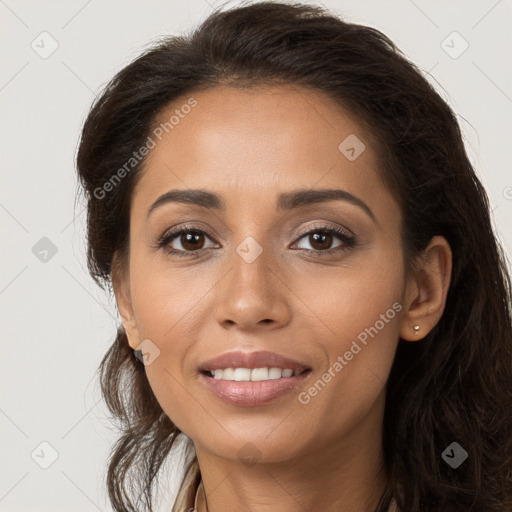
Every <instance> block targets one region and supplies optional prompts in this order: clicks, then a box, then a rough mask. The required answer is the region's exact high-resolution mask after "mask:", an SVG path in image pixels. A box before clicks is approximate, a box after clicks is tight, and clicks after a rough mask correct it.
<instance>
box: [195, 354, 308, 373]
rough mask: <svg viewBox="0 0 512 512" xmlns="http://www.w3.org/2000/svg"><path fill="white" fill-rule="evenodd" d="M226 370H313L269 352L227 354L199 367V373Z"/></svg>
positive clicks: (305, 365)
mask: <svg viewBox="0 0 512 512" xmlns="http://www.w3.org/2000/svg"><path fill="white" fill-rule="evenodd" d="M225 368H249V369H254V368H281V369H282V370H284V369H286V368H291V369H292V370H293V371H294V372H295V373H296V374H298V373H301V372H303V371H304V370H310V369H311V368H310V367H309V366H308V365H307V364H306V363H303V362H300V361H297V360H295V359H291V358H289V357H285V356H282V355H280V354H276V353H275V352H269V351H267V350H263V351H258V352H241V351H234V352H225V353H224V354H221V355H220V356H217V357H214V358H213V359H209V360H208V361H205V362H203V363H201V364H200V365H199V371H208V370H218V369H221V370H223V369H225Z"/></svg>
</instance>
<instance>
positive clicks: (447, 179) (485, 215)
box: [77, 2, 512, 512]
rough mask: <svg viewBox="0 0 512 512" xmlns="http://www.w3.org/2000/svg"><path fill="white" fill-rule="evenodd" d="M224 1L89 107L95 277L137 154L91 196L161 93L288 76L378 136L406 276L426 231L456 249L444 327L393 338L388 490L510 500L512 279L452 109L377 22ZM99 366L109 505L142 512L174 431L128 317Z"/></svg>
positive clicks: (86, 183)
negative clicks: (458, 450) (457, 458)
mask: <svg viewBox="0 0 512 512" xmlns="http://www.w3.org/2000/svg"><path fill="white" fill-rule="evenodd" d="M224 7H225V6H222V8H217V9H216V10H214V11H213V13H212V14H211V15H210V16H209V17H208V18H207V19H206V20H204V21H203V23H202V24H201V25H200V26H199V27H198V28H197V29H196V30H194V31H192V32H191V33H190V34H186V36H175V37H165V38H163V39H159V40H157V41H155V42H154V43H153V44H152V45H150V46H149V47H148V48H146V49H145V50H144V52H143V53H142V54H141V55H140V56H139V57H138V58H136V59H135V60H134V61H133V62H131V63H130V64H129V65H128V66H126V67H125V68H124V69H122V70H121V71H119V72H118V73H117V74H116V76H115V77H114V78H113V79H112V80H111V81H110V83H108V84H107V85H106V86H105V87H104V89H103V90H102V92H101V94H99V95H98V97H97V98H96V99H95V101H94V103H93V105H92V107H91V110H90V112H89V114H88V117H87V119H86V121H85V123H84V126H83V131H82V134H81V139H80V144H79V149H78V154H77V169H78V175H79V180H80V184H81V186H82V187H83V191H84V193H85V198H86V201H87V209H88V212H87V230H88V232H87V237H88V239H87V241H88V268H89V271H90V273H91V275H92V277H93V278H94V280H95V281H96V282H97V283H98V284H99V285H100V286H101V287H103V288H104V289H105V290H107V289H108V291H110V292H111V291H112V288H111V286H112V275H111V272H112V269H113V268H114V267H113V266H114V265H115V264H117V262H119V265H121V266H122V265H127V254H128V250H129V239H128V236H129V229H128V228H129V212H130V201H131V196H132V192H133V189H134V186H135V183H136V180H137V178H138V176H140V170H141V169H142V168H143V166H144V159H142V160H141V161H140V162H139V163H137V165H135V166H134V167H133V169H132V170H131V171H130V172H129V173H127V174H126V176H124V177H123V179H122V180H120V181H119V183H117V184H116V186H115V187H111V188H112V190H110V191H109V192H108V194H102V195H100V194H98V190H100V189H102V187H104V184H105V183H106V182H107V181H108V180H109V179H111V177H112V176H113V175H114V173H115V172H116V171H117V170H118V169H120V168H121V167H122V166H123V164H125V163H126V162H127V161H128V160H129V159H130V157H131V156H132V154H133V152H134V151H136V150H138V149H139V148H140V147H141V146H142V145H143V144H144V142H145V141H146V139H147V137H148V135H149V134H150V133H151V129H152V127H153V126H154V125H155V120H156V118H157V116H158V115H159V114H160V113H161V112H162V111H163V110H164V109H165V108H166V107H168V106H169V104H170V103H171V102H173V101H175V100H177V99H178V98H179V97H181V98H183V97H186V96H187V95H189V96H190V95H191V94H192V93H194V92H195V91H200V90H204V89H207V88H212V87H215V86H217V85H220V84H222V85H230V86H234V87H247V88H251V87H258V86H260V85H261V86H263V85H269V84H270V85H277V84H288V85H290V84H291V85H294V86H297V87H306V88H309V89H312V90H316V91H319V92H322V93H324V94H327V95H328V96H329V97H330V98H332V99H334V100H335V101H336V102H338V104H339V105H340V106H341V107H343V108H344V109H347V110H348V111H349V112H351V113H352V114H353V115H354V116H355V118H356V119H358V121H359V122H360V123H362V125H363V126H364V127H366V129H367V136H368V137H370V136H371V137H372V139H374V140H375V147H376V148H377V150H378V151H377V154H378V157H379V159H380V172H381V173H382V177H383V179H384V181H385V183H386V186H387V187H388V188H389V190H390V192H391V193H392V194H393V196H394V197H395V198H396V199H397V200H398V202H399V204H400V207H401V212H402V247H403V253H404V261H405V268H404V272H405V273H406V274H408V273H409V272H411V271H413V270H414V268H415V266H414V265H415V262H416V261H417V257H418V255H420V253H421V252H422V250H424V249H425V248H426V247H427V245H428V243H429V241H430V240H431V238H432V237H433V236H435V235H441V236H443V237H445V238H446V239H447V240H448V242H449V244H450V246H451V249H452V252H453V269H452V279H451V285H450V288H449V292H448V296H447V302H446V307H445V311H444V313H443V315H442V317H441V319H440V321H439V322H438V323H437V325H436V326H435V327H434V328H433V329H432V331H431V332H430V333H429V334H428V335H427V336H426V337H425V338H424V339H423V340H422V341H420V342H416V343H408V342H406V341H405V340H402V339H400V340H399V343H398V348H397V351H396V356H395V360H394V363H393V366H392V369H391V373H390V375H389V379H388V382H387V384H386V386H387V399H386V409H385V417H384V425H383V446H384V455H385V463H386V466H387V468H388V471H389V475H390V484H389V487H388V495H389V496H392V497H393V498H395V499H396V502H397V505H398V507H399V509H400V510H401V511H404V512H405V511H406V512H431V511H432V512H434V511H435V512H443V511H450V512H457V511H465V512H466V511H476V512H498V511H499V512H503V511H505V510H509V507H511V506H512V478H511V468H512V325H511V324H512V321H511V316H512V314H511V279H510V275H509V273H508V270H507V266H506V257H505V254H504V253H503V249H502V248H501V247H500V244H499V243H498V241H497V238H496V236H495V234H494V232H493V228H492V225H491V219H490V213H489V201H488V198H487V195H486V192H485V190H484V188H483V186H482V183H481V181H480V180H479V179H478V177H477V176H476V174H475V171H474V169H473V167H472V165H471V163H470V161H469V159H468V156H467V154H466V151H465V148H464V144H463V139H462V135H461V131H460V128H459V125H458V122H457V119H456V116H455V114H454V112H453V111H452V110H451V109H450V107H449V106H448V105H447V103H446V102H445V101H444V100H443V99H442V98H441V97H440V95H439V94H438V93H437V92H436V90H435V89H434V88H433V87H432V86H431V85H430V84H429V82H428V81H427V80H426V79H425V78H424V77H423V76H422V73H421V72H420V71H419V70H418V68H417V67H416V66H415V65H414V64H413V63H411V62H410V61H409V60H408V59H406V57H405V56H404V55H403V53H402V52H401V51H400V50H399V49H398V48H397V47H396V46H395V44H394V43H393V42H392V41H390V39H388V37H386V36H385V35H384V34H382V33H381V32H380V31H378V30H376V29H374V28H371V27H367V26H363V25H359V24H355V23H348V22H345V21H343V20H342V19H340V17H339V16H337V15H336V14H335V13H332V12H330V11H328V10H327V9H325V8H321V7H318V6H313V5H307V4H302V3H295V4H288V3H279V2H259V3H253V4H249V5H245V4H242V5H240V6H238V7H236V8H232V9H229V10H223V8H224ZM103 190H105V188H103ZM103 195H104V197H102V196H103ZM98 371H99V372H100V382H101V390H102V394H103V396H104V399H105V400H106V403H107V405H108V408H109V410H110V412H111V413H112V414H113V415H114V417H115V418H116V419H117V420H120V425H121V430H122V435H121V437H120V439H118V441H117V443H116V444H115V446H114V447H113V449H112V452H111V454H110V460H109V465H108V471H107V484H108V494H109V499H110V501H111V503H112V506H113V508H114V510H116V511H117V512H127V511H132V510H136V507H137V506H138V505H137V504H139V503H141V502H143V505H142V506H143V507H144V509H145V510H149V511H152V510H153V509H152V503H153V498H154V491H155V489H154V486H155V483H156V482H158V479H159V478H158V477H159V472H160V471H161V469H162V467H163V463H164V461H165V460H166V459H167V457H168V456H170V455H172V454H171V451H173V450H172V448H173V446H175V442H176V441H177V440H178V439H180V438H182V437H183V436H180V434H182V432H181V431H180V430H179V429H178V428H177V427H176V426H175V425H174V424H173V423H172V422H171V420H170V419H169V417H168V416H167V415H166V414H165V413H164V411H163V410H162V408H161V407H160V405H159V403H158V401H157V400H156V397H155V396H154V394H153V391H152V389H151V387H150V384H149V382H148V379H147V377H146V373H145V368H144V365H143V364H142V363H141V362H140V361H139V359H137V358H136V357H134V353H133V351H132V350H131V349H130V347H129V345H128V340H127V336H126V333H125V331H124V329H123V327H122V326H120V327H118V330H117V336H116V337H115V341H114V342H113V344H112V346H111V347H110V348H109V350H108V352H107V353H106V355H105V357H104V359H103V360H102V362H101V365H100V367H99V369H98ZM185 441H187V442H188V444H187V445H186V446H187V450H188V451H187V452H186V453H187V454H188V457H187V460H186V464H184V463H183V464H182V469H183V470H184V473H183V480H182V482H181V487H180V490H179V494H178V498H177V500H176V503H178V502H179V503H180V505H179V506H183V507H186V508H190V507H192V506H193V498H194V496H195V492H196V490H197V487H198V485H199V483H200V480H201V476H200V470H199V467H198V464H197V458H196V457H195V452H194V450H193V447H192V443H190V439H188V438H187V439H186V440H185ZM454 441H456V442H457V443H459V444H460V445H461V446H462V447H463V448H464V449H465V450H466V451H467V452H468V459H467V460H466V461H465V462H464V463H463V464H462V465H461V466H460V467H459V468H457V469H452V468H451V467H450V466H449V465H448V464H447V463H446V462H445V461H444V460H443V459H442V457H441V454H442V452H443V451H444V450H445V448H446V447H447V446H449V445H450V444H451V443H452V442H454ZM178 444H179V443H178ZM178 444H176V446H178ZM170 459H171V460H172V457H170ZM176 503H175V508H174V509H173V510H177V508H176V507H179V506H178V505H177V504H176ZM388 503H389V501H388ZM380 509H382V510H383V509H384V505H383V503H382V502H381V504H380Z"/></svg>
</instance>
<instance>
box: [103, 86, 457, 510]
mask: <svg viewBox="0 0 512 512" xmlns="http://www.w3.org/2000/svg"><path fill="white" fill-rule="evenodd" d="M192 96H193V97H194V98H195V99H196V100H197V102H198V104H197V106H196V107H194V108H193V109H192V111H191V112H190V113H189V114H187V115H186V116H184V118H183V119H180V122H179V124H177V125H176V126H175V127H174V128H173V130H172V131H170V132H169V133H168V134H166V135H165V137H163V139H162V141H159V142H158V144H157V145H156V147H155V148H154V149H152V150H151V152H150V154H149V155H148V159H147V160H146V165H145V168H144V170H143V171H142V172H143V174H142V176H141V180H140V181H139V182H138V184H137V186H136V188H135V190H134V194H133V197H132V205H131V213H130V254H129V264H128V265H126V266H124V267H119V268H118V266H116V267H115V269H114V273H113V283H114V291H115V294H116V300H117V304H118V308H119V312H120V315H121V317H122V320H123V324H124V327H125V329H126V332H127V335H128V339H129V343H130V346H131V347H132V348H133V349H136V348H138V347H139V348H140V344H141V343H142V340H145V339H150V340H151V342H152V343H153V344H154V345H155V346H157V347H158V349H159V350H160V354H159V356H158V357H157V358H156V359H155V360H154V361H153V362H152V363H151V364H149V365H147V366H146V367H145V368H146V372H147V376H148V379H149V381H150V384H151V386H152V389H153V391H154V393H155V396H156V397H157V399H158V401H159V403H160V405H161V406H162V408H163V410H164V411H165V412H166V414H167V415H168V416H169V417H170V418H171V420H172V421H173V422H174V423H175V424H176V425H177V426H178V428H180V429H181V430H182V431H183V432H185V433H186V435H187V436H189V437H190V438H191V439H192V441H193V442H194V444H195V448H196V453H197V457H198V461H199V465H200V469H201V473H202V478H203V484H204V488H205V493H206V499H207V503H208V510H209V511H210V512H221V511H225V510H250V511H254V512H268V511H274V510H280V511H283V512H299V511H300V512H304V511H305V510H307V511H311V510H326V511H338V510H343V511H344V512H356V511H358V512H361V511H368V512H370V511H373V510H374V509H375V507H376V505H377V503H378V501H379V499H380V497H381V495H382V492H383V491H384V488H385V485H386V482H387V479H388V475H387V472H386V470H385V468H384V466H383V456H382V439H381V429H382V422H383V415H384V404H385V399H386V394H385V383H386V380H387V378H388V375H389V372H390V369H391V365H392V363H393V358H394V354H395V351H396V348H397V344H398V339H399V336H400V337H402V338H403V339H405V340H409V341H411V342H421V339H422V338H423V337H424V336H426V335H427V334H428V332H429V331H430V330H431V329H432V328H433V327H434V326H435V324H436V323H437V322H438V321H439V319H440V317H441V315H442V313H443V310H444V307H445V302H446V295H447V291H448V286H449V281H450V275H451V257H452V253H451V250H450V247H449V245H448V243H447V242H446V240H445V239H444V238H442V237H434V238H433V239H432V241H431V243H430V245H429V247H428V248H427V249H426V250H425V252H424V254H423V258H422V259H421V264H420V265H419V266H418V268H417V270H416V271H415V272H414V273H413V275H411V276H409V277H408V278H407V279H406V278H405V276H404V261H403V258H402V246H401V240H400V236H399V231H400V226H401V212H400V208H399V206H398V204H397V202H396V201H395V199H394V198H393V196H392V195H391V194H390V192H389V191H388V189H386V188H385V186H384V184H383V182H382V180H381V178H380V171H379V168H378V164H377V155H376V153H375V151H374V149H373V147H372V144H371V138H370V134H368V133H365V130H364V129H363V128H362V125H360V124H358V123H357V119H354V118H353V117H352V116H351V115H350V114H349V113H347V112H345V111H343V110H342V109H341V108H340V107H339V106H338V105H336V104H335V103H333V102H332V100H330V99H329V98H327V97H326V96H324V95H323V94H322V93H321V92H316V91H311V90H306V89H302V88H298V87H295V86H282V85H281V86H272V87H258V88H255V89H251V90H249V89H238V88H234V87H229V86H217V87H214V88H212V89H208V90H206V91H201V92H198V93H195V94H193V95H192ZM188 98H189V96H187V97H184V98H183V99H182V100H181V99H180V101H175V102H174V103H173V104H172V105H170V106H169V107H168V108H166V109H165V111H164V112H161V116H160V119H159V120H160V121H165V120H168V119H169V118H170V116H171V115H172V114H173V112H174V110H175V109H176V108H179V107H180V105H183V104H185V103H186V101H187V99H188ZM349 134H356V135H357V137H358V138H359V139H360V140H361V141H363V142H364V144H365V146H366V148H365V150H364V151H363V152H362V153H361V155H360V156H359V157H358V158H357V159H356V160H354V161H350V160H348V159H347V158H346V157H345V156H344V155H343V154H342V153H341V152H340V150H339V149H338V146H339V144H340V142H341V141H343V140H344V139H345V138H346V137H347V136H348V135H349ZM195 188H198V189H199V188H200V189H207V190H209V191H212V192H215V193H217V194H219V195H220V196H222V198H223V200H224V201H225V202H226V210H225V211H223V212H218V211H212V210H209V209H206V208H202V207H199V206H196V205H190V204H178V203H167V204H165V205H162V206H161V207H159V208H157V209H155V210H154V211H153V212H152V213H151V215H150V216H149V217H148V218H147V217H146V216H147V211H148V209H149V208H150V206H151V205H152V204H153V202H154V201H155V200H156V199H157V198H158V197H159V196H161V195H162V194H164V193H165V192H167V191H169V190H171V189H183V190H186V189H195ZM319 188H336V189H344V190H346V191H348V192H350V193H351V194H353V195H355V196H357V197H358V198H359V199H361V200H362V201H364V202H365V203H366V204H367V205H368V207H369V208H370V209H371V211H372V212H373V214H374V216H375V222H374V221H373V220H372V219H371V218H370V216H369V215H368V214H367V213H366V212H365V211H364V210H363V209H362V208H359V207H358V206H356V205H354V204H351V203H349V202H346V201H332V200H331V201H328V202H323V203H318V204H314V205H310V206H307V207H303V208H298V209H296V210H292V211H287V212H283V211H278V210H277V209H276V201H277V196H278V195H279V194H280V193H282V192H289V191H291V190H296V189H308V190H309V189H319ZM184 223H186V224H192V225H193V226H194V227H197V228H200V229H202V230H204V231H206V232H207V235H205V236H200V237H199V240H198V242H196V247H198V248H201V247H204V248H205V249H204V250H203V251H202V255H200V256H197V257H193V256H186V257H179V256H173V255H170V254H168V253H166V251H165V248H160V249H157V248H155V245H156V243H157V241H158V239H159V237H161V236H162V235H163V234H164V233H165V232H166V231H167V232H168V231H169V229H170V228H171V227H174V226H178V225H180V224H184ZM318 224H319V225H321V226H323V225H326V226H327V227H333V226H339V227H342V228H345V229H349V230H350V231H351V232H352V233H353V234H354V235H355V236H356V239H357V241H358V243H357V245H356V246H355V247H345V249H346V250H344V251H342V252H340V253H337V254H332V255H329V256H325V255H322V250H325V248H327V249H329V248H334V247H344V246H345V244H344V242H343V241H342V240H340V239H339V238H337V235H335V234H334V235H332V237H333V238H329V239H328V240H327V242H324V245H322V244H321V243H319V242H316V243H315V240H314V239H313V238H312V236H311V235H312V234H311V233H310V234H309V235H308V234H306V235H304V233H308V231H309V228H310V227H311V228H312V227H313V226H314V225H318ZM315 232H318V229H317V230H316V231H315ZM248 236H251V237H253V238H254V239H255V240H256V241H257V242H258V244H259V245H260V246H261V248H262V251H263V252H262V253H261V255H260V256H259V257H257V258H256V259H255V260H254V261H253V262H252V263H247V262H246V261H245V260H244V259H243V258H241V257H240V256H239V254H238V253H237V252H236V248H237V247H238V246H239V244H241V242H242V241H243V240H244V239H245V238H246V237H248ZM170 244H172V247H173V248H174V249H176V250H182V251H184V250H186V248H188V250H189V254H190V252H191V251H192V249H190V247H191V246H190V245H188V246H187V245H186V239H185V238H184V237H183V236H181V237H180V236H178V237H177V238H175V239H174V240H173V241H172V242H170ZM308 249H309V252H308ZM196 252H197V251H196ZM394 303H398V304H399V305H401V306H402V309H401V311H400V312H399V313H398V314H396V316H394V318H393V319H391V320H389V321H388V322H387V323H385V327H384V328H382V329H381V330H380V331H379V332H378V334H377V335H376V336H375V337H374V338H369V339H368V343H367V345H366V346H363V347H362V349H361V351H360V352H358V353H357V355H355V356H354V357H353V359H352V360H351V361H348V362H347V364H346V365H345V366H344V368H343V369H342V370H341V371H339V372H335V374H336V376H335V377H333V378H332V379H331V381H330V382H329V383H328V384H327V385H326V386H325V387H324V388H323V389H322V390H321V391H320V392H318V393H317V394H316V396H314V397H311V400H310V401H309V403H307V404H306V405H304V404H301V403H300V402H299V401H298V393H299V392H302V391H307V390H308V389H309V388H310V387H311V385H312V383H314V382H315V381H317V380H318V379H319V378H321V376H322V374H324V373H325V372H326V371H327V370H328V368H329V367H332V365H333V363H334V362H335V361H336V360H337V358H338V356H340V355H341V356H343V355H344V354H345V353H346V352H347V351H348V350H349V349H350V346H351V343H352V342H353V341H354V340H356V339H357V336H358V334H360V333H361V332H362V331H364V330H365V328H369V327H370V326H374V325H375V323H376V321H377V320H379V318H381V316H380V315H382V314H385V313H386V311H387V310H389V309H390V308H391V307H392V305H393V304H394ZM415 324H417V325H419V326H420V330H419V333H418V334H416V335H415V333H414V330H413V325H415ZM234 349H240V350H247V351H251V350H258V349H261V350H272V351H275V352H278V353H280V354H283V355H285V356H290V357H293V358H295V359H298V360H301V361H305V362H307V363H308V364H309V365H310V366H311V368H312V373H311V375H310V376H309V378H308V380H307V382H306V383H304V386H303V387H301V388H300V389H298V390H296V391H293V392H290V393H288V394H286V395H284V396H281V397H279V398H278V399H276V400H274V401H272V402H270V403H267V404H265V405H260V406H256V407H245V408H244V407H239V406H235V405H229V404H226V403H224V402H221V401H220V400H219V399H218V398H217V397H216V396H215V395H213V394H212V393H211V392H210V391H209V390H208V389H207V388H206V387H205V386H204V385H203V384H202V383H201V382H200V381H199V379H198V374H197V366H198V364H199V363H200V362H203V361H205V360H207V359H210V358H212V357H214V356H216V355H219V354H221V353H223V352H226V351H230V350H234ZM249 442H250V443H252V445H251V446H253V448H252V449H253V450H254V447H255V448H256V449H257V452H255V453H257V457H258V461H257V462H258V463H257V464H247V463H245V462H244V461H243V460H241V458H240V457H239V456H238V451H239V450H240V449H241V448H243V447H244V446H246V445H247V443H249ZM199 510H206V508H205V505H204V504H203V503H202V504H201V505H200V507H199Z"/></svg>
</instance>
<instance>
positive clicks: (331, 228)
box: [155, 221, 357, 257]
mask: <svg viewBox="0 0 512 512" xmlns="http://www.w3.org/2000/svg"><path fill="white" fill-rule="evenodd" d="M209 231H210V229H209V228H207V229H203V228H200V227H199V226H198V225H193V224H183V225H178V226H175V227H173V228H170V229H168V230H166V231H165V232H164V234H163V235H162V236H161V237H160V238H159V239H158V241H157V244H156V246H155V248H157V249H165V247H166V246H168V245H169V244H170V242H171V241H174V240H175V239H176V238H178V237H179V236H180V235H181V234H183V233H187V232H196V233H199V234H201V235H204V236H206V237H207V238H209V239H210V240H211V241H212V243H213V247H203V248H201V249H197V250H194V251H184V250H181V249H167V252H168V253H169V254H170V255H177V256H184V257H194V256H198V255H200V254H202V253H203V252H204V251H206V250H208V249H213V248H217V247H218V246H219V244H218V242H216V241H214V240H212V238H215V237H212V236H211V235H210V233H209ZM313 232H330V233H332V235H333V236H334V237H335V238H338V239H340V240H341V241H342V244H341V248H339V247H340V246H336V247H333V248H331V249H326V250H314V249H299V250H301V251H306V252H307V253H313V254H318V255H332V254H333V253H336V254H341V253H342V252H344V251H345V250H347V249H349V248H351V247H354V246H355V245H356V244H357V241H356V236H355V235H354V233H353V232H352V231H351V230H349V229H347V228H345V227H342V226H340V225H331V224H330V223H327V222H325V223H319V221H317V222H316V223H315V224H313V225H309V226H306V227H304V228H302V229H301V230H300V231H299V233H297V234H296V235H295V237H294V240H293V242H292V246H293V245H295V244H297V242H299V241H300V240H301V239H302V238H304V236H306V235H308V234H311V233H313ZM216 236H217V235H216ZM217 238H218V237H217Z"/></svg>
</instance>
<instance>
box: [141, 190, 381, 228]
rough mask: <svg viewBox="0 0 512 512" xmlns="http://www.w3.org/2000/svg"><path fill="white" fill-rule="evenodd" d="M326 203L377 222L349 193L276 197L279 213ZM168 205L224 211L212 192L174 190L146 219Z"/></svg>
mask: <svg viewBox="0 0 512 512" xmlns="http://www.w3.org/2000/svg"><path fill="white" fill-rule="evenodd" d="M326 201H346V202H347V203H350V204H353V205H354V206H358V207H359V208H361V209H362V210H364V212H366V214H367V215H368V216H369V217H370V218H371V219H372V220H373V221H374V222H377V221H376V219H375V215H374V214H373V212H372V210H371V209H370V207H369V206H368V205H367V204H366V203H365V202H364V201H363V200H361V199H359V198H358V197H356V196H354V195H353V194H351V193H350V192H347V191H346V190H341V189H312V190H308V189H301V190H294V191H292V192H285V193H283V194H281V195H280V196H279V197H278V200H277V209H278V210H281V211H283V210H284V211H289V210H293V209H296V208H300V207H303V206H309V205H312V204H317V203H323V202H326ZM168 203H183V204H192V205H195V206H200V207H203V208H208V209H212V210H217V211H225V210H226V203H225V202H224V201H223V199H222V198H221V197H220V196H219V195H218V194H215V193H214V192H209V191H208V190H199V189H187V190H179V189H176V190H169V191H168V192H166V193H165V194H162V195H161V196H159V197H158V199H157V200H156V201H155V202H154V203H153V204H152V205H151V206H150V207H149V210H148V213H147V216H146V218H147V217H149V216H150V215H151V213H152V212H153V211H154V210H156V209H157V208H159V207H161V206H163V205H164V204H168Z"/></svg>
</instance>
